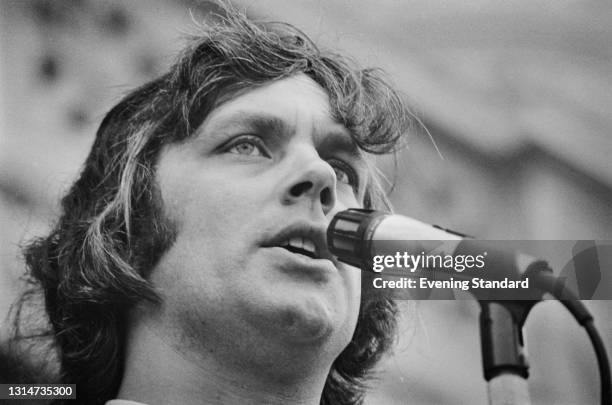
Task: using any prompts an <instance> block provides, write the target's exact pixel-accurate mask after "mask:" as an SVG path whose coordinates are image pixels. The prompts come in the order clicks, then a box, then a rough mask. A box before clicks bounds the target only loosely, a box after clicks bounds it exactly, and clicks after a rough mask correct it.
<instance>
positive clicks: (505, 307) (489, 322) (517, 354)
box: [478, 300, 537, 405]
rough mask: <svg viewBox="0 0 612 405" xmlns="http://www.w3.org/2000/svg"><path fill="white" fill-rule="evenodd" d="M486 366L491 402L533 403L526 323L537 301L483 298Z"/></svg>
mask: <svg viewBox="0 0 612 405" xmlns="http://www.w3.org/2000/svg"><path fill="white" fill-rule="evenodd" d="M478 302H479V303H480V308H481V312H480V343H481V350H482V367H483V372H484V378H485V380H486V381H487V392H488V396H489V404H490V405H513V404H517V405H518V404H529V403H530V401H529V391H528V389H527V377H528V376H529V371H528V370H529V365H528V363H527V358H526V355H525V350H524V340H523V331H522V328H523V325H524V324H525V320H526V319H527V315H528V314H529V311H530V310H531V308H532V307H533V306H534V305H535V304H536V302H537V301H503V300H499V301H497V300H479V301H478Z"/></svg>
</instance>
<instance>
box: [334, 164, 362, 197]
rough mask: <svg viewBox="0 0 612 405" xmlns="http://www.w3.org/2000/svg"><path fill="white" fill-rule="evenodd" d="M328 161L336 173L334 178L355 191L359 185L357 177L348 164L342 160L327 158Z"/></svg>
mask: <svg viewBox="0 0 612 405" xmlns="http://www.w3.org/2000/svg"><path fill="white" fill-rule="evenodd" d="M328 163H329V164H330V165H331V167H332V168H333V169H334V173H335V174H336V180H337V181H338V182H339V183H344V184H348V185H349V186H351V187H352V188H353V189H354V190H355V191H356V190H357V188H358V187H359V177H358V176H357V173H356V172H355V169H353V168H352V167H351V166H350V165H349V164H347V163H346V162H344V161H342V160H337V159H332V160H329V161H328Z"/></svg>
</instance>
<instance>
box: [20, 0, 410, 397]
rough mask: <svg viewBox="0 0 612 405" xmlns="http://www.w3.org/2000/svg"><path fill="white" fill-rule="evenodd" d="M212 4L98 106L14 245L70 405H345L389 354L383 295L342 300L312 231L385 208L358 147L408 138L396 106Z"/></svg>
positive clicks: (390, 318)
mask: <svg viewBox="0 0 612 405" xmlns="http://www.w3.org/2000/svg"><path fill="white" fill-rule="evenodd" d="M225 11H226V14H227V16H226V17H224V18H223V19H222V20H221V21H219V22H217V23H215V24H214V25H211V26H210V27H209V28H208V29H207V30H205V32H203V33H202V34H201V35H200V36H198V37H197V38H195V39H194V40H193V43H192V46H191V47H190V48H189V49H187V50H186V51H185V53H184V54H183V55H182V57H181V58H180V59H179V60H178V62H177V63H176V64H175V65H174V66H173V67H172V68H171V69H170V71H169V72H168V73H166V74H165V75H163V76H162V77H160V78H158V79H156V80H154V81H153V82H151V83H148V84H146V85H144V86H143V87H141V88H139V89H137V90H135V91H134V92H132V93H131V94H129V95H128V96H127V97H126V98H125V99H124V100H122V101H121V102H120V103H119V104H118V105H117V106H116V107H114V108H113V109H112V110H111V111H110V112H109V113H108V115H107V116H106V117H105V119H104V120H103V122H102V124H101V126H100V129H99V130H98V133H97V136H96V140H95V143H94V145H93V147H92V150H91V153H90V155H89V156H88V158H87V161H86V162H85V166H84V169H83V171H82V173H81V175H80V178H79V179H78V180H77V182H76V183H75V184H74V186H73V187H72V188H71V190H70V191H69V193H68V194H67V195H66V197H65V198H64V199H63V201H62V208H63V215H62V217H61V218H60V220H59V222H58V224H57V225H56V227H55V228H54V229H53V231H52V232H51V234H50V235H49V236H47V237H45V238H40V239H39V240H37V241H35V242H33V243H32V244H31V245H30V246H29V247H28V248H27V251H26V261H27V264H28V266H29V269H30V272H31V276H32V278H33V279H34V280H35V281H36V282H37V283H39V285H40V286H41V287H42V290H43V292H44V297H45V306H46V311H47V314H48V316H49V320H50V324H51V328H52V336H53V339H54V345H55V347H56V350H57V353H58V357H59V362H60V373H59V379H58V381H59V382H62V383H72V384H76V385H77V398H78V399H77V402H78V403H84V404H85V403H86V404H104V403H105V402H107V401H109V400H111V399H113V398H119V399H121V400H114V401H110V402H108V403H109V404H121V403H126V402H123V401H122V400H130V401H137V402H138V403H146V404H151V405H153V404H220V403H221V404H249V403H253V404H288V403H295V404H316V403H323V404H357V403H360V402H361V401H362V400H363V397H364V395H365V389H366V386H365V381H366V379H367V377H368V375H369V372H370V371H371V369H372V367H373V366H374V365H375V364H376V363H377V361H378V360H379V359H380V357H381V355H382V354H383V353H384V352H385V351H386V350H387V349H388V348H389V347H390V345H391V343H392V340H393V333H394V328H395V315H396V308H395V305H394V303H393V302H392V301H390V300H388V299H386V298H385V297H373V296H371V295H369V296H368V297H367V298H366V297H361V294H360V273H359V270H358V269H356V268H352V267H350V266H346V265H343V264H341V263H339V262H338V261H337V260H336V259H335V258H334V257H332V256H331V255H330V253H329V252H328V250H327V248H326V241H325V230H326V226H327V224H328V223H329V221H330V219H331V218H332V217H333V215H334V214H335V213H336V212H338V211H340V210H343V209H345V208H348V207H379V208H381V207H384V206H385V199H384V195H383V193H382V191H381V188H380V186H379V184H378V182H377V179H376V176H375V172H374V171H373V170H372V165H371V162H370V160H369V158H368V156H367V155H368V153H367V152H370V153H386V152H389V151H392V150H393V149H394V148H395V147H396V146H397V143H398V142H399V140H400V138H401V137H402V135H403V134H404V133H405V132H407V126H408V124H409V122H408V120H407V118H406V117H408V114H406V111H405V108H404V106H403V104H402V102H401V99H400V97H399V96H398V94H397V93H396V92H395V91H393V90H392V89H391V88H390V87H389V85H388V84H387V83H386V82H385V81H384V79H383V78H382V77H381V75H380V73H379V72H378V71H376V70H359V69H357V68H355V67H353V65H352V63H350V62H349V61H348V60H346V59H345V58H343V57H341V56H339V55H336V54H333V53H330V52H326V51H323V50H320V49H318V48H317V47H316V46H315V45H314V44H313V43H312V42H311V41H310V40H309V39H308V38H307V37H306V36H304V34H302V33H301V32H299V31H297V30H296V29H294V28H292V27H291V26H287V25H283V24H263V23H259V24H256V23H254V22H252V21H249V20H248V19H247V18H246V17H244V16H242V15H241V14H240V13H238V12H236V11H235V10H232V9H227V10H225ZM71 403H75V402H74V401H73V402H71ZM130 403H132V402H130Z"/></svg>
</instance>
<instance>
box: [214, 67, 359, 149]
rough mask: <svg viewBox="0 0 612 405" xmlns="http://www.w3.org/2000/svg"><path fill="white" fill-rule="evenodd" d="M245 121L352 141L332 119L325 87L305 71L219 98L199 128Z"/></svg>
mask: <svg viewBox="0 0 612 405" xmlns="http://www.w3.org/2000/svg"><path fill="white" fill-rule="evenodd" d="M244 121H249V122H251V123H255V124H257V123H260V124H262V126H263V124H266V125H268V126H271V127H273V128H272V129H275V130H280V129H284V130H285V131H295V130H297V129H302V130H303V129H308V130H309V131H310V132H311V133H312V134H314V135H318V134H319V135H320V136H321V137H322V138H326V137H329V136H333V137H335V138H344V139H342V141H343V142H344V143H351V144H352V143H353V142H352V137H351V135H350V133H349V131H348V130H347V129H346V128H345V127H344V125H342V124H341V123H339V122H338V121H336V120H335V119H334V118H333V115H332V111H331V107H330V103H329V97H328V95H327V93H326V92H325V90H324V89H323V88H322V87H321V86H320V85H319V84H317V83H316V82H315V81H314V80H312V79H311V78H310V77H308V76H306V75H304V74H298V75H295V76H292V77H288V78H285V79H281V80H277V81H274V82H270V83H268V84H265V85H263V86H260V87H255V88H249V89H246V90H243V91H241V92H239V93H238V94H234V95H233V96H231V97H230V98H229V99H227V100H222V101H221V103H219V105H217V107H216V108H214V109H213V110H212V111H211V113H210V114H209V115H208V117H207V118H206V119H205V120H204V122H203V123H202V127H203V128H207V129H209V130H211V129H212V130H214V129H217V128H215V127H217V126H218V127H221V128H223V127H227V126H228V125H232V124H236V125H238V124H240V123H242V122H244ZM281 127H282V128H281ZM221 128H219V129H221ZM338 140H340V139H338Z"/></svg>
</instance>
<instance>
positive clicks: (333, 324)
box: [279, 297, 352, 344]
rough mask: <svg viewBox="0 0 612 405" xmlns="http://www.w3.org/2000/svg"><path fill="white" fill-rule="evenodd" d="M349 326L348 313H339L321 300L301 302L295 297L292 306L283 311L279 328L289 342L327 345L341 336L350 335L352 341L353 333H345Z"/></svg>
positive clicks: (308, 299) (311, 299)
mask: <svg viewBox="0 0 612 405" xmlns="http://www.w3.org/2000/svg"><path fill="white" fill-rule="evenodd" d="M351 324H352V323H351ZM348 325H349V323H348V322H347V319H346V311H338V308H333V307H332V306H331V305H329V303H328V302H326V301H325V300H322V299H321V298H304V299H303V300H301V302H300V301H296V299H295V297H293V301H292V302H291V304H290V305H289V306H287V307H285V308H283V309H282V310H281V313H280V322H279V328H280V329H281V330H282V333H283V334H284V335H285V337H287V338H289V340H291V341H293V342H299V343H313V344H316V343H325V342H327V341H329V340H331V339H335V338H336V337H337V336H340V335H341V336H344V335H349V336H348V339H350V335H352V331H351V333H350V334H349V333H347V332H345V331H343V329H347V327H348ZM346 343H348V341H347V342H346ZM346 343H345V344H346Z"/></svg>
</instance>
